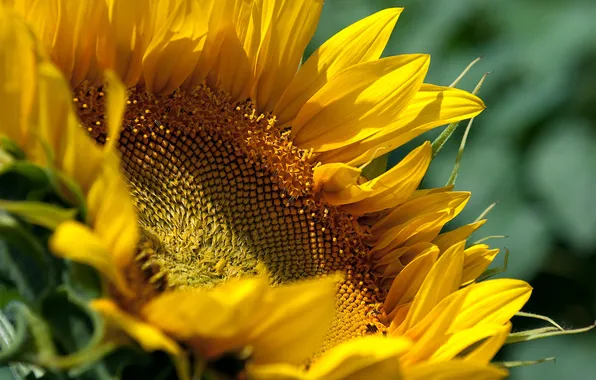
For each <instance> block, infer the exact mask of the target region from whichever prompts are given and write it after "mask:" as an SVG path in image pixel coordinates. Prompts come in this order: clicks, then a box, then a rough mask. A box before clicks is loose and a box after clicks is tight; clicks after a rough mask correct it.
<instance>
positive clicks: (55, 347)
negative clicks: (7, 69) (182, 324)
mask: <svg viewBox="0 0 596 380" xmlns="http://www.w3.org/2000/svg"><path fill="white" fill-rule="evenodd" d="M2 147H4V148H7V147H8V148H7V149H5V152H6V151H8V152H9V153H11V154H12V157H14V158H16V159H18V158H23V157H24V155H22V152H19V151H18V150H17V149H16V148H15V147H14V146H12V145H11V144H8V143H7V142H6V141H5V140H4V141H3V143H2ZM82 199H83V198H82V194H81V192H80V190H79V189H78V188H77V186H76V185H73V184H72V183H71V182H69V181H66V180H64V179H63V178H61V177H60V176H59V175H58V174H57V173H56V172H55V171H53V170H51V169H48V168H42V167H40V166H37V165H34V164H31V163H29V162H26V161H21V160H15V161H13V162H11V163H8V164H5V165H4V166H3V167H1V168H0V333H1V334H2V335H1V336H0V343H1V344H0V377H1V378H2V379H4V378H16V379H35V378H41V379H47V380H62V379H105V380H108V379H110V380H111V379H137V378H152V379H153V378H155V379H164V380H165V379H169V378H175V371H174V368H173V366H172V365H171V363H170V361H169V357H168V356H167V355H165V354H163V353H155V354H150V353H146V352H144V351H142V350H140V349H138V348H135V347H134V346H131V347H117V346H116V345H115V344H113V343H110V342H105V341H104V339H103V338H104V324H103V319H102V318H101V317H100V315H98V314H97V313H95V312H94V311H93V310H91V309H90V308H89V306H88V301H90V300H91V299H93V298H97V297H99V296H101V295H102V283H101V281H100V277H99V274H98V273H97V272H96V271H95V270H94V269H93V268H91V267H88V266H85V265H82V264H78V263H74V262H70V261H66V260H62V259H59V258H57V257H55V256H53V255H52V254H51V253H50V252H49V250H48V239H49V238H50V236H51V234H52V231H51V230H50V229H49V228H52V226H55V225H57V224H59V222H60V221H62V220H65V219H70V218H76V219H78V220H83V218H84V213H85V210H84V208H83V207H82V206H81V205H82V204H83V202H81V200H82ZM25 202H27V203H25ZM38 211H39V212H38ZM46 211H49V212H46ZM31 212H33V214H34V215H36V217H28V215H27V214H28V213H31ZM52 218H54V219H55V220H52ZM32 371H34V372H32ZM141 375H142V376H141ZM39 376H41V377H39ZM139 376H141V377H139Z"/></svg>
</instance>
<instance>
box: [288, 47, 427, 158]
mask: <svg viewBox="0 0 596 380" xmlns="http://www.w3.org/2000/svg"><path fill="white" fill-rule="evenodd" d="M429 63H430V59H429V57H428V56H427V55H422V54H419V55H416V54H411V55H399V56H394V57H388V58H383V59H379V60H376V61H372V62H365V63H360V64H358V65H355V66H352V67H350V68H347V69H345V70H343V71H342V72H340V73H339V74H337V75H336V76H335V77H333V78H331V80H330V81H329V82H327V83H326V84H325V85H324V86H323V87H322V88H321V89H320V90H319V91H318V92H317V93H316V94H315V95H313V96H312V97H311V98H310V99H309V100H308V102H306V104H304V106H303V107H302V108H301V109H300V112H299V113H298V115H297V116H296V119H295V120H294V122H293V123H292V129H291V131H292V132H291V136H292V137H294V142H295V144H296V145H297V146H299V147H300V148H304V149H311V148H312V149H313V150H314V151H315V152H325V151H329V150H333V149H337V148H341V147H344V146H347V145H350V144H352V143H356V142H359V141H362V140H364V139H366V138H367V137H370V136H372V135H374V134H375V133H378V132H379V131H380V130H382V129H383V128H386V127H387V126H388V125H390V124H391V123H393V122H395V120H396V119H397V118H398V115H399V114H400V113H401V111H402V110H404V109H405V108H406V107H407V106H408V102H409V101H410V99H411V98H412V97H413V96H414V95H415V94H416V92H417V91H418V89H419V88H420V86H421V85H422V81H423V80H424V77H425V75H426V72H427V70H428V65H429ZM336 162H341V161H336Z"/></svg>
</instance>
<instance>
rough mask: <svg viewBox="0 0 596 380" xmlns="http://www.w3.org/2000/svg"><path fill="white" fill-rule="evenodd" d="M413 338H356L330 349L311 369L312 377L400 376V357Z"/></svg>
mask: <svg viewBox="0 0 596 380" xmlns="http://www.w3.org/2000/svg"><path fill="white" fill-rule="evenodd" d="M410 346H411V342H410V341H409V340H408V339H405V338H402V337H400V338H388V337H381V336H368V337H364V338H358V339H352V340H350V341H348V342H346V343H343V344H340V345H339V346H336V347H334V348H332V349H331V350H329V351H328V352H326V353H325V354H324V355H323V356H322V357H321V358H320V359H318V360H317V361H315V362H314V363H313V365H312V366H311V368H310V370H309V378H311V379H328V380H363V379H369V378H371V376H373V377H375V378H378V379H399V378H400V373H401V368H400V364H399V357H400V356H401V355H402V354H403V353H404V352H406V351H407V350H408V348H409V347H410Z"/></svg>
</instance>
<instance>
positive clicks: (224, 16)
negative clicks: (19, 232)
mask: <svg viewBox="0 0 596 380" xmlns="http://www.w3.org/2000/svg"><path fill="white" fill-rule="evenodd" d="M8 3H11V4H12V5H11V6H12V7H13V8H14V10H16V12H18V13H19V14H20V15H21V16H22V17H24V18H25V19H26V20H27V21H28V23H29V25H30V27H31V28H32V30H33V31H34V32H35V34H36V35H37V37H38V38H39V41H40V42H41V45H42V46H43V50H44V51H47V54H48V55H49V57H50V58H51V59H52V60H53V62H54V63H55V65H56V66H57V67H58V68H59V69H60V70H61V71H62V74H63V75H64V76H65V77H66V78H67V80H68V81H69V82H70V86H71V92H70V93H71V94H72V96H70V98H73V97H74V106H75V109H76V113H78V117H79V119H77V118H76V117H75V116H74V114H73V113H72V112H70V106H66V104H67V99H66V98H67V97H69V95H67V93H68V91H66V90H65V85H64V83H63V82H62V81H61V80H60V78H59V77H58V75H57V74H56V73H55V69H54V68H53V66H51V65H50V64H48V63H47V62H45V61H43V60H42V62H41V63H39V62H38V63H37V68H36V59H39V58H38V56H43V54H42V53H36V54H34V53H33V52H32V50H33V49H27V48H26V47H25V48H24V47H23V46H22V45H23V44H22V43H21V42H19V41H17V42H15V43H14V44H13V45H4V44H3V45H2V46H3V47H2V50H3V52H6V53H5V54H7V56H6V60H5V61H6V62H8V63H9V65H8V67H9V68H10V70H9V71H5V75H6V76H7V80H11V81H13V80H16V81H17V82H15V83H14V85H11V86H8V85H5V86H4V87H5V88H4V90H3V91H5V92H4V93H3V94H2V99H5V98H6V99H8V98H9V97H11V99H13V100H11V102H15V103H18V104H12V103H11V102H8V103H5V105H6V104H8V106H7V107H10V109H11V110H14V109H18V110H19V112H20V113H19V114H18V115H19V117H17V118H16V119H15V121H14V123H13V124H10V123H9V128H8V130H7V131H5V130H4V127H3V133H5V134H6V135H7V136H8V137H10V138H11V139H13V140H14V141H16V142H17V143H19V144H20V146H23V147H28V146H29V145H28V144H30V143H31V141H32V140H35V141H39V140H41V141H43V142H45V143H47V145H48V146H49V148H50V150H51V151H52V152H55V153H54V154H55V157H54V161H52V164H53V165H55V166H56V167H58V168H59V169H60V170H62V171H63V172H64V173H65V174H66V175H68V176H70V177H72V178H73V179H74V180H76V181H77V182H78V183H79V184H80V185H81V188H82V189H83V190H84V193H85V196H86V202H87V207H88V210H89V215H88V218H87V221H86V222H87V225H86V226H85V225H83V224H80V223H74V222H68V223H65V224H63V225H61V226H59V227H58V229H57V230H56V232H55V234H54V236H53V238H52V242H51V247H52V249H53V250H54V252H55V253H56V254H57V255H60V256H63V257H66V258H70V259H72V260H77V261H81V262H85V263H87V264H89V265H92V266H94V267H96V268H97V269H98V270H100V271H101V272H102V273H103V274H104V276H105V277H106V279H107V280H108V281H109V284H110V286H109V295H110V296H109V298H106V299H100V300H97V301H95V302H94V304H93V305H94V307H95V308H96V309H97V310H99V311H100V312H102V313H103V314H104V315H106V317H107V318H109V319H111V320H112V322H113V323H114V324H115V325H117V326H119V327H120V328H123V329H124V330H126V331H127V332H128V333H129V334H130V335H131V336H132V337H134V338H135V339H136V340H138V341H139V343H140V344H141V345H143V346H144V347H145V348H146V349H148V350H153V349H163V350H165V351H168V352H170V353H171V354H173V355H174V356H176V357H181V356H182V355H183V354H182V350H181V348H180V346H179V345H178V343H177V342H184V343H185V344H186V345H188V346H190V347H191V348H192V349H193V351H194V352H197V353H199V354H200V355H202V356H203V357H206V358H212V357H216V356H218V355H221V354H222V353H224V352H229V351H238V350H241V349H242V348H244V347H246V346H248V347H251V348H252V350H253V351H252V361H250V363H249V365H248V370H249V374H248V375H249V377H254V378H282V377H283V376H285V377H287V378H325V379H332V378H337V379H340V378H363V377H365V376H366V377H369V376H374V377H381V378H382V377H384V376H385V375H386V376H385V377H388V378H390V377H399V376H401V375H400V373H401V374H402V375H403V376H405V377H406V378H412V379H419V378H429V377H432V378H487V379H489V378H500V377H503V376H505V375H506V372H504V371H503V370H500V369H497V368H495V367H492V366H489V365H488V364H487V363H488V362H489V361H490V360H491V359H492V356H493V355H494V354H495V353H496V351H497V350H498V348H499V347H500V346H501V345H502V344H503V342H504V339H505V337H506V336H507V334H508V332H509V328H510V325H509V319H510V318H511V317H512V315H513V314H514V313H516V312H517V311H518V310H519V309H520V308H521V307H522V306H523V304H524V303H525V302H526V300H527V299H528V297H529V294H530V287H529V286H528V285H527V284H526V283H524V282H521V281H515V280H494V281H485V282H479V283H476V279H477V277H478V276H480V275H481V274H482V273H483V272H484V271H485V269H486V268H487V267H488V265H489V264H490V263H491V261H492V260H493V258H494V257H495V256H496V254H497V253H498V250H495V249H490V248H489V247H488V246H486V245H472V246H470V247H468V248H466V247H465V242H466V239H467V238H468V237H469V236H470V235H471V233H473V232H474V231H475V230H476V229H477V228H479V227H480V226H481V225H482V224H483V223H484V221H481V222H477V223H473V224H470V225H467V226H464V227H461V228H459V229H457V230H454V231H451V232H447V233H443V234H440V231H441V229H442V228H443V226H444V225H445V224H446V223H447V222H449V221H450V220H452V219H453V218H455V217H456V216H457V215H458V214H459V213H460V212H461V210H462V209H463V207H464V206H465V204H466V202H467V201H468V199H469V196H470V194H469V193H467V192H457V191H452V189H451V188H440V189H430V190H417V189H418V187H419V185H420V182H421V180H422V178H423V176H424V174H425V172H426V169H427V168H428V165H429V164H430V161H431V155H432V152H431V146H430V144H429V143H428V142H427V143H424V144H422V145H421V146H420V147H418V148H416V149H414V150H413V151H412V152H410V153H409V154H408V155H407V156H406V157H405V158H404V159H403V160H402V161H401V162H400V163H399V164H397V165H396V166H395V167H393V168H391V169H390V170H388V171H387V172H385V173H383V174H382V175H380V176H378V177H376V178H365V177H364V176H363V175H362V169H363V167H365V166H366V165H367V164H368V163H370V161H371V160H373V159H375V158H377V157H380V156H381V155H383V154H385V153H387V152H389V151H391V150H393V149H395V148H396V147H399V146H401V145H403V144H404V143H406V142H408V141H410V140H411V139H412V138H414V137H416V136H418V135H420V134H422V133H424V132H426V131H428V130H430V129H433V128H436V127H439V126H441V125H445V124H447V123H452V122H455V121H459V120H463V119H467V118H472V117H475V116H476V115H478V114H479V113H480V112H481V111H482V110H483V109H484V104H483V103H482V101H481V100H480V99H479V98H477V97H476V96H475V95H472V94H470V93H468V92H465V91H462V90H458V89H455V88H450V87H441V86H435V85H431V84H425V83H423V81H424V78H425V75H426V72H427V70H428V67H429V57H428V56H427V55H419V54H408V55H399V56H393V57H387V58H380V56H381V53H382V51H383V49H384V47H385V45H386V43H387V40H388V38H389V35H390V33H391V31H392V29H393V26H394V25H395V23H396V21H397V18H398V17H399V14H400V12H401V9H399V8H392V9H387V10H384V11H381V12H378V13H376V14H374V15H372V16H369V17H367V18H365V19H363V20H361V21H359V22H357V23H355V24H353V25H351V26H349V27H347V28H346V29H344V30H342V31H340V32H339V33H338V34H336V35H335V36H333V37H332V38H331V39H329V40H328V41H327V42H326V43H324V44H323V45H322V46H321V47H320V48H319V49H318V50H317V51H315V52H314V53H313V54H312V55H311V56H310V57H309V58H308V60H306V62H304V64H303V65H302V66H300V61H301V58H302V56H303V53H304V48H305V47H306V44H307V43H308V41H309V40H310V38H311V37H312V34H313V33H314V30H315V28H316V24H317V21H318V18H319V14H320V10H321V8H322V3H323V2H322V1H321V0H306V1H273V0H258V1H257V0H255V1H246V0H237V1H232V0H225V1H224V0H218V1H215V0H185V1H174V0H171V1H156V0H155V1H151V0H145V1H142V0H139V1H118V0H111V1H102V0H96V1H90V2H81V1H78V2H77V1H71V0H52V1H47V0H45V1H34V0H22V1H19V0H14V1H9V2H8ZM6 17H9V16H5V18H6ZM13 23H14V24H15V25H16V26H14V27H13V26H9V27H8V29H6V32H5V33H6V35H7V37H6V38H20V39H27V38H28V37H26V36H25V33H22V32H19V33H17V29H19V28H21V29H23V27H22V25H20V24H19V23H18V22H16V21H14V22H13ZM11 25H12V24H11ZM5 28H6V27H5ZM13 36H17V37H13ZM27 41H28V44H29V45H34V43H33V42H31V41H29V40H27ZM5 46H6V47H5ZM11 49H12V50H11ZM40 50H42V49H40ZM21 62H26V63H27V66H22V64H21ZM16 65H19V66H18V67H17V66H16ZM44 67H47V70H46V71H48V72H51V73H52V75H51V77H52V80H51V81H50V82H51V85H52V86H53V87H51V88H50V87H49V84H48V85H43V83H45V82H44V81H46V80H45V79H43V78H45V77H44V75H43V73H44V72H45V71H44V70H42V68H44ZM23 68H25V69H26V70H29V71H25V72H31V73H33V74H32V75H27V76H26V75H24V74H23ZM35 70H37V72H36V71H35ZM104 72H107V74H106V75H105V76H104V75H103V73H104ZM47 75H48V74H46V76H47ZM13 77H14V78H13ZM38 77H39V78H40V79H39V82H40V84H39V85H38V86H37V87H36V84H35V83H29V82H28V81H30V80H32V79H31V78H33V80H34V79H35V78H38ZM105 78H107V79H105ZM18 81H21V82H18ZM48 81H49V80H48ZM119 81H122V82H123V83H124V86H122V85H121V84H120V82H119ZM36 88H38V90H36ZM125 89H127V90H125ZM104 90H105V91H106V93H107V94H108V98H107V99H106V97H105V96H104ZM36 91H38V95H36V96H37V97H32V96H31V95H30V94H32V93H36ZM19 102H20V103H19ZM32 105H37V106H38V107H39V109H40V111H39V114H37V113H36V117H38V118H39V121H35V122H29V123H28V122H27V121H26V120H24V119H23V118H22V117H21V116H22V115H25V116H26V115H27V112H29V111H30V108H31V107H32ZM15 107H16V108H15ZM7 109H9V108H7ZM2 117H4V116H2ZM79 123H80V124H82V126H83V127H82V128H81V127H79ZM31 128H34V129H35V128H37V129H35V131H37V130H39V133H36V132H35V131H32V130H31ZM85 130H86V131H87V134H89V135H90V136H91V137H93V139H95V141H96V142H98V143H99V144H103V145H104V147H103V148H101V147H99V146H97V145H94V144H93V143H92V142H91V141H92V140H90V139H86V138H85V133H84V131H85ZM32 132H33V133H32ZM32 136H33V137H32ZM37 136H39V138H40V139H39V140H36V139H37V138H38V137H37ZM31 144H33V145H35V146H37V145H39V144H37V143H31ZM36 144H37V145H36ZM116 148H117V149H118V150H119V152H120V154H121V160H122V162H121V163H120V162H119V159H118V158H117V156H116V154H114V153H113V152H114V151H115V150H116ZM35 149H37V148H35ZM35 149H33V148H31V149H29V148H27V149H25V151H26V152H27V153H30V152H38V150H35ZM31 157H32V158H31V159H34V160H38V161H39V160H41V161H40V162H42V163H46V164H47V162H46V161H43V160H42V158H38V157H44V156H43V154H40V153H31ZM119 166H120V167H121V168H122V169H123V170H124V172H125V177H126V179H127V182H128V188H127V187H126V186H125V185H123V182H122V181H121V180H120V178H119ZM133 205H134V207H133ZM263 265H264V266H265V267H266V268H267V272H268V273H269V275H270V279H269V281H270V283H271V284H272V285H275V286H274V287H271V286H269V285H268V284H267V283H266V280H265V279H264V277H261V276H257V277H254V278H249V279H244V280H239V279H237V278H238V277H241V276H242V275H255V274H257V273H258V272H259V270H258V268H260V267H261V266H263ZM336 272H341V273H343V275H344V279H343V280H342V281H341V283H340V285H339V286H338V288H337V289H336V288H335V287H334V281H336V280H335V279H334V277H333V276H330V275H333V274H335V273H336ZM315 279H318V280H315ZM220 284H223V285H220ZM332 298H334V299H335V304H336V307H337V310H336V313H335V315H334V314H333V313H334V312H333V307H332V306H333V303H334V301H333V300H332ZM313 305H317V306H313ZM329 305H331V306H329ZM331 319H332V321H331ZM328 320H330V321H331V322H330V324H329V323H327V321H328ZM368 335H372V336H368ZM363 336H366V337H363ZM309 358H310V359H312V360H313V362H312V365H311V367H310V369H309V370H308V371H305V370H303V368H301V367H300V366H299V364H301V363H304V361H305V360H307V359H309ZM181 363H182V362H181ZM179 366H180V368H182V367H184V364H183V363H182V364H179ZM184 371H185V370H184V368H182V369H181V373H182V372H184Z"/></svg>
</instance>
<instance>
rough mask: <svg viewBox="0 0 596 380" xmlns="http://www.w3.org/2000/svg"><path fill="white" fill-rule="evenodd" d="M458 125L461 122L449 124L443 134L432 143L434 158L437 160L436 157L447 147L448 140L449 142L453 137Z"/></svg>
mask: <svg viewBox="0 0 596 380" xmlns="http://www.w3.org/2000/svg"><path fill="white" fill-rule="evenodd" d="M458 125H459V121H458V122H456V123H451V124H449V125H448V126H447V127H445V129H443V132H441V134H440V135H439V136H437V138H436V139H435V140H434V141H433V142H432V144H431V149H432V158H435V156H436V155H437V154H439V152H440V151H441V149H443V146H444V145H445V143H446V142H447V140H449V138H450V137H451V136H452V135H453V133H454V132H455V130H456V129H457V126H458Z"/></svg>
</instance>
